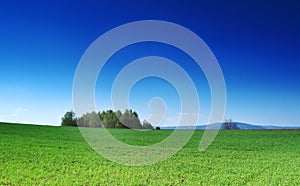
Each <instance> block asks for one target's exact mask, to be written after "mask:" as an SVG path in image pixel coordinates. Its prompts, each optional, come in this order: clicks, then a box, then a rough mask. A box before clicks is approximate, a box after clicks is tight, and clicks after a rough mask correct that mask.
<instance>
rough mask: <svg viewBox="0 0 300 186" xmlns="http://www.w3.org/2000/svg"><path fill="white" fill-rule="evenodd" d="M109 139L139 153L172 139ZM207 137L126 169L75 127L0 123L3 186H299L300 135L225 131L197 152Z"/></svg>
mask: <svg viewBox="0 0 300 186" xmlns="http://www.w3.org/2000/svg"><path fill="white" fill-rule="evenodd" d="M110 132H111V133H112V134H113V135H114V136H116V137H117V138H119V139H121V140H123V141H124V142H126V143H129V144H135V145H147V144H151V143H154V142H157V141H159V140H162V139H164V138H165V137H167V136H168V135H170V134H171V133H172V131H163V130H160V131H147V132H138V131H131V130H122V129H121V130H118V129H111V130H110ZM202 134H203V131H196V132H195V133H194V135H193V137H192V138H191V140H190V141H189V143H188V144H187V145H186V146H185V147H184V148H183V149H181V150H180V151H179V152H178V153H177V154H176V155H174V156H173V157H171V158H170V159H167V160H165V161H163V162H161V163H158V164H154V165H149V166H141V167H129V166H124V165H119V164H116V163H113V162H111V161H109V160H106V159H104V158H103V157H101V156H100V155H98V154H97V153H96V152H95V151H93V150H92V149H91V147H90V146H89V145H88V144H87V143H86V142H85V141H84V139H83V137H82V136H81V134H80V132H79V130H78V128H76V127H48V126H33V125H13V124H4V123H0V149H1V153H0V163H1V164H0V185H300V131H220V132H219V134H218V136H217V138H216V139H215V141H214V142H213V144H212V145H211V146H210V147H209V148H208V149H207V150H206V151H204V152H199V151H198V146H199V141H200V139H201V135H202Z"/></svg>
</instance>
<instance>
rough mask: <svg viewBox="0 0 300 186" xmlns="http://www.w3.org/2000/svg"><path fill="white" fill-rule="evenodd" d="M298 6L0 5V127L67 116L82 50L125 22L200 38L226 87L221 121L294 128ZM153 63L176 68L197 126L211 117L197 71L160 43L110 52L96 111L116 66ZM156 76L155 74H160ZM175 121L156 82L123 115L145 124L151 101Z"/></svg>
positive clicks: (144, 84)
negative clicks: (194, 99)
mask: <svg viewBox="0 0 300 186" xmlns="http://www.w3.org/2000/svg"><path fill="white" fill-rule="evenodd" d="M299 7H300V3H299V2H298V1H296V0H289V1H277V0H267V1H263V2H261V1H258V0H251V1H237V0H236V1H233V0H229V1H215V0H212V1H189V0H187V1H176V0H175V1H156V0H154V1H153V0H152V1H114V0H113V1H95V0H94V1H92V0H88V1H75V0H73V1H56V0H54V1H32V0H29V1H6V2H5V1H1V2H0V24H1V29H0V47H1V48H0V65H1V68H0V85H1V86H0V105H1V107H0V121H10V122H22V123H39V124H54V125H59V124H60V118H61V117H62V115H63V114H64V113H65V111H67V110H70V109H72V83H73V77H74V74H75V70H76V67H77V65H78V63H79V60H80V58H81V56H82V54H83V53H84V52H85V50H86V49H87V48H88V46H89V45H90V44H91V43H92V42H93V41H94V40H95V39H97V38H98V37H99V36H100V35H102V34H103V33H105V32H107V31H109V30H110V29H112V28H114V27H117V26H119V25H121V24H125V23H128V22H132V21H139V20H148V19H155V20H164V21H170V22H174V23H176V24H179V25H182V26H184V27H186V28H188V29H190V30H191V31H193V32H194V33H196V34H197V35H198V36H199V37H201V38H202V39H203V40H204V41H205V42H206V43H207V45H208V46H209V47H210V49H211V50H212V51H213V53H214V55H215V56H216V58H217V60H218V62H219V64H220V66H221V68H222V71H223V74H224V78H225V81H226V88H227V109H226V116H225V117H226V118H232V119H233V120H237V121H244V122H249V123H256V124H273V125H300V122H299V120H300V96H299V95H300V73H299V70H300V63H299V62H300V24H299V20H300V13H299V11H298V9H299ZM149 55H157V56H163V57H166V58H169V59H172V60H174V61H176V62H177V63H178V64H179V65H181V66H182V67H183V68H184V69H185V70H186V71H188V74H189V75H190V76H191V78H192V79H193V81H194V83H195V85H196V87H197V91H198V92H199V99H200V104H201V105H200V109H201V110H200V116H202V117H201V119H200V123H203V122H205V121H206V120H207V117H208V116H209V113H210V103H211V101H210V99H211V98H210V92H209V87H208V85H207V81H206V79H205V76H204V75H203V73H202V72H201V69H199V68H197V67H196V66H195V64H193V62H192V60H191V59H190V58H189V56H187V55H186V54H184V53H182V52H180V51H178V50H177V49H176V48H173V47H171V46H166V45H163V44H158V43H140V44H136V45H132V46H129V47H126V48H124V49H122V50H120V51H118V52H117V53H116V54H115V55H114V56H113V57H112V58H111V59H110V60H109V61H108V63H107V65H106V66H105V67H104V69H103V72H101V75H100V76H99V81H98V82H99V83H98V84H97V87H96V104H97V108H98V109H99V110H102V109H109V108H110V103H109V98H110V88H111V87H110V86H111V83H112V82H113V79H114V77H115V76H116V75H117V73H118V71H119V70H120V69H122V67H123V66H125V65H126V64H128V63H129V62H131V61H132V60H134V59H137V58H140V57H144V56H149ZM162 68H163V67H162ZM159 96H160V97H161V98H163V99H164V101H165V104H166V105H167V110H168V112H169V114H168V115H167V116H166V117H167V118H165V119H166V120H165V121H166V123H167V124H172V121H173V119H176V117H177V116H178V115H180V109H179V107H180V103H179V102H178V95H177V94H176V91H175V89H174V87H172V86H171V85H169V84H168V83H167V82H165V81H162V80H160V79H157V78H148V79H145V80H143V81H141V82H139V83H138V84H137V85H136V86H135V87H134V88H133V90H132V93H131V95H130V106H131V107H132V108H133V109H134V110H136V111H137V112H138V113H139V114H140V116H141V118H142V119H144V118H147V117H149V109H148V104H149V101H150V100H151V98H153V97H159Z"/></svg>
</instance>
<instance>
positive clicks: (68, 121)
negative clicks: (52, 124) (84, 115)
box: [61, 111, 77, 126]
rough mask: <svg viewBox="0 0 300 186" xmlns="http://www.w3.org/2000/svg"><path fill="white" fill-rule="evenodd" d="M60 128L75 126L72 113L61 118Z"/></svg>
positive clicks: (67, 113) (69, 112)
mask: <svg viewBox="0 0 300 186" xmlns="http://www.w3.org/2000/svg"><path fill="white" fill-rule="evenodd" d="M61 125H62V126H77V122H76V118H75V113H74V112H73V111H68V112H66V113H65V115H64V117H62V118H61Z"/></svg>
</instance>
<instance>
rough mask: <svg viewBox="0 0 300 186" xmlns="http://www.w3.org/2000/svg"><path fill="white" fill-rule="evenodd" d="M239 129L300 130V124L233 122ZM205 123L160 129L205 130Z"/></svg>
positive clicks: (217, 126) (211, 125)
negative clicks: (280, 124)
mask: <svg viewBox="0 0 300 186" xmlns="http://www.w3.org/2000/svg"><path fill="white" fill-rule="evenodd" d="M234 123H235V124H236V126H237V128H239V130H300V126H274V125H254V124H249V123H241V122H234ZM220 125H222V127H221V129H224V123H214V124H210V125H209V129H212V130H216V129H218V128H219V126H220ZM206 127H207V125H197V126H196V128H195V127H193V126H180V127H178V128H176V126H161V127H160V128H161V129H162V130H175V129H179V130H192V129H194V128H195V129H196V130H205V129H206Z"/></svg>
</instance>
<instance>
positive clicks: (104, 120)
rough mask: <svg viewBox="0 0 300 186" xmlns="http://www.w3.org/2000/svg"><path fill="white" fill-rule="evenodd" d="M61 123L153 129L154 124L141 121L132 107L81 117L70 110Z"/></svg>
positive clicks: (66, 124)
mask: <svg viewBox="0 0 300 186" xmlns="http://www.w3.org/2000/svg"><path fill="white" fill-rule="evenodd" d="M61 125H62V126H79V127H91V128H102V127H105V128H125V129H126V128H131V129H153V126H152V125H151V124H150V123H149V122H147V121H146V120H144V121H143V123H141V122H140V119H139V117H138V114H137V113H136V112H135V111H132V110H131V109H126V110H125V111H124V112H121V111H120V110H118V111H115V112H114V111H113V110H107V111H102V112H98V113H97V112H89V113H86V114H83V115H82V116H81V117H75V113H74V112H73V111H68V112H66V113H65V115H64V116H63V117H62V122H61Z"/></svg>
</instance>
